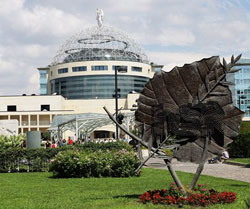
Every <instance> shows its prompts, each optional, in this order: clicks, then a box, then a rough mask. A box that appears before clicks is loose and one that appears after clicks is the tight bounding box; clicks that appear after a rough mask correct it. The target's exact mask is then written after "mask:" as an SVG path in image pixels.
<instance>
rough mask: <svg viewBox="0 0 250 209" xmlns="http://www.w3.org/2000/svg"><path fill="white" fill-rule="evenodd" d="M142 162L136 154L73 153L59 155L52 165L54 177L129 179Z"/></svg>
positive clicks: (69, 151)
mask: <svg viewBox="0 0 250 209" xmlns="http://www.w3.org/2000/svg"><path fill="white" fill-rule="evenodd" d="M139 164H140V161H139V159H138V157H137V156H136V155H135V153H134V152H131V151H127V150H125V149H122V150H120V151H106V152H104V151H101V150H99V151H96V152H88V151H87V152H86V151H79V150H78V151H73V150H67V151H64V152H60V153H59V154H57V156H56V158H55V159H54V160H53V161H52V162H51V164H50V171H52V172H53V175H54V177H63V178H65V177H66V178H71V177H108V176H109V177H128V176H133V175H134V174H135V173H134V171H135V169H136V168H137V167H138V166H139Z"/></svg>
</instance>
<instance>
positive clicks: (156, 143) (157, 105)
mask: <svg viewBox="0 0 250 209" xmlns="http://www.w3.org/2000/svg"><path fill="white" fill-rule="evenodd" d="M240 57H241V55H239V56H237V57H236V58H234V56H232V58H231V62H230V63H229V64H227V62H226V61H225V59H223V64H221V63H220V60H219V57H217V56H214V57H211V58H207V59H202V60H200V61H197V62H194V63H192V64H185V65H184V66H183V67H175V68H174V69H173V70H172V71H170V72H164V71H161V72H160V73H157V74H155V75H154V77H153V78H152V79H150V80H149V82H148V83H147V84H146V85H145V88H144V89H143V91H142V93H141V94H140V97H139V99H138V100H137V104H138V109H137V111H136V120H137V121H138V123H139V125H140V127H141V128H142V132H143V136H142V139H139V138H138V137H135V136H133V135H132V134H131V133H129V132H128V131H127V130H125V129H124V127H122V126H120V128H121V129H122V130H123V131H125V132H127V134H129V135H130V136H131V137H132V138H133V139H136V140H137V141H139V142H140V143H141V144H143V145H144V146H146V147H148V149H149V151H151V155H150V156H149V158H150V157H152V156H153V155H156V156H158V157H161V158H163V159H164V161H165V162H166V164H167V167H168V169H169V171H170V174H171V175H172V177H173V179H174V181H175V182H176V184H177V185H178V186H179V187H182V188H183V186H182V184H181V181H180V180H179V178H178V176H177V175H176V173H175V172H174V170H173V169H172V166H171V159H172V157H176V158H177V159H178V160H180V161H191V162H196V163H199V166H198V168H197V171H196V173H195V175H194V178H193V180H192V182H191V184H190V186H189V189H193V188H194V186H195V184H196V182H197V181H198V178H199V176H200V174H201V172H202V170H203V167H204V163H205V160H206V159H207V158H211V157H213V156H215V155H221V153H222V152H223V151H224V150H225V149H226V147H227V145H228V144H229V143H231V142H232V137H235V136H237V135H238V133H239V126H240V122H241V119H242V116H243V114H244V113H243V112H242V111H241V110H239V109H238V108H236V107H234V106H233V104H232V95H231V91H230V89H229V85H232V83H230V82H227V81H226V75H227V74H228V73H234V72H236V71H238V70H235V69H232V68H233V67H234V66H235V64H236V62H237V61H238V60H239V59H240ZM106 112H107V111H106ZM109 116H110V115H109ZM110 118H111V117H110ZM111 119H112V118H111ZM112 120H113V121H114V122H116V121H115V120H114V119H112ZM164 149H170V150H173V156H168V155H166V154H165V153H164ZM149 158H147V159H146V160H145V161H144V162H142V164H141V166H140V167H139V168H138V169H137V171H138V170H139V169H140V168H141V167H142V166H143V165H144V164H145V162H146V161H147V160H148V159H149ZM183 189H184V188H183Z"/></svg>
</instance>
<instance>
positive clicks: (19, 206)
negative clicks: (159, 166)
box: [0, 168, 250, 209]
mask: <svg viewBox="0 0 250 209" xmlns="http://www.w3.org/2000/svg"><path fill="white" fill-rule="evenodd" d="M177 173H178V174H179V176H180V178H181V179H182V180H183V183H184V184H188V183H189V182H190V180H191V178H192V174H187V173H181V172H177ZM51 176H52V174H51V173H6V174H0V208H1V209H3V208H4V209H7V208H8V209H31V208H32V209H46V208H51V209H52V208H53V209H54V208H55V209H56V208H62V209H73V208H81V209H86V208H87V209H88V208H97V209H105V208H113V209H119V208H122V209H124V208H127V209H128V208H129V209H130V208H134V209H140V208H148V209H150V208H166V206H162V205H161V206H159V205H152V204H146V205H143V204H141V203H138V202H137V200H138V196H139V194H141V193H143V192H145V191H147V190H152V189H162V188H166V187H168V186H169V184H170V183H171V182H172V179H171V177H170V175H169V173H168V171H166V170H156V169H149V168H146V169H143V172H142V175H141V176H140V177H132V178H88V179H84V178H82V179H53V178H50V177H51ZM199 183H201V184H207V185H208V188H214V189H217V190H219V191H224V190H226V191H233V192H236V193H237V197H238V200H237V202H236V203H234V204H230V205H216V206H211V207H210V208H231V209H232V208H240V209H243V208H244V205H245V204H244V202H243V200H244V199H246V198H247V197H250V184H249V183H244V182H240V181H233V180H226V179H221V178H214V177H208V176H201V177H200V180H199ZM173 208H177V207H173ZM185 208H190V207H189V206H187V207H185ZM196 208H197V207H196Z"/></svg>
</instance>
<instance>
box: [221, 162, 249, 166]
mask: <svg viewBox="0 0 250 209" xmlns="http://www.w3.org/2000/svg"><path fill="white" fill-rule="evenodd" d="M224 164H228V165H235V166H247V164H244V163H238V162H232V161H226V162H224Z"/></svg>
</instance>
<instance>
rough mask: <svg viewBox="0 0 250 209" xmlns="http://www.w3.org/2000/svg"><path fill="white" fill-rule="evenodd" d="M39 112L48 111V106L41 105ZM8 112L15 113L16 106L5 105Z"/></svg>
mask: <svg viewBox="0 0 250 209" xmlns="http://www.w3.org/2000/svg"><path fill="white" fill-rule="evenodd" d="M40 110H41V111H50V105H41V109H40ZM7 111H8V112H16V111H17V108H16V105H7Z"/></svg>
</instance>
